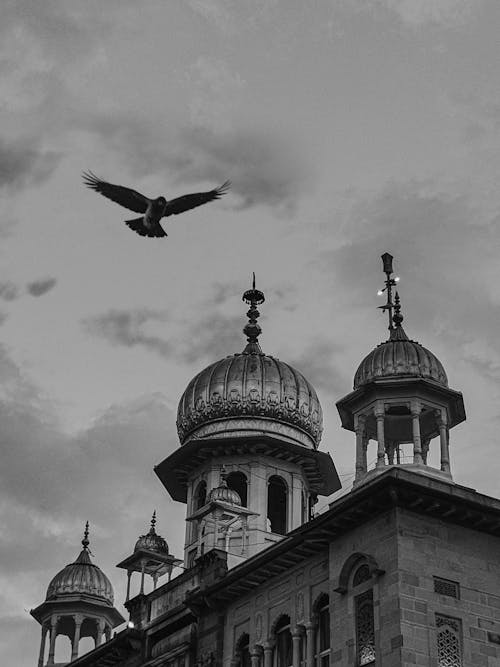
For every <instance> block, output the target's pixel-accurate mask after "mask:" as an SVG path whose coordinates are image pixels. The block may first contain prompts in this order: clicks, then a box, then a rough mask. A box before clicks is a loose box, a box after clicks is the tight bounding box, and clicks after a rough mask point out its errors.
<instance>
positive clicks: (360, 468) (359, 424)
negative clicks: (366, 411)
mask: <svg viewBox="0 0 500 667" xmlns="http://www.w3.org/2000/svg"><path fill="white" fill-rule="evenodd" d="M365 422H366V416H365V415H358V416H357V418H356V427H355V429H354V430H355V432H356V477H355V479H356V480H358V479H359V478H360V477H362V476H363V474H364V473H365V472H366V460H365V456H366V450H365V449H364V441H365V425H366V424H365Z"/></svg>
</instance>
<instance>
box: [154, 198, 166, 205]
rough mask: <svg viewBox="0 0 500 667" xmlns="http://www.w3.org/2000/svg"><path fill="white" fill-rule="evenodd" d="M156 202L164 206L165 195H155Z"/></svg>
mask: <svg viewBox="0 0 500 667" xmlns="http://www.w3.org/2000/svg"><path fill="white" fill-rule="evenodd" d="M156 203H157V204H158V206H165V205H166V203H167V200H166V199H165V197H157V198H156Z"/></svg>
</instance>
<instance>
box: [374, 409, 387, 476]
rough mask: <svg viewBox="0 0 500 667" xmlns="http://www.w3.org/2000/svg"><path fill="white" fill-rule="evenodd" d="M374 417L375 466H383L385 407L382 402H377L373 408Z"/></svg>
mask: <svg viewBox="0 0 500 667" xmlns="http://www.w3.org/2000/svg"><path fill="white" fill-rule="evenodd" d="M374 414H375V418H376V420H377V441H378V447H377V468H383V467H384V466H385V436H384V419H385V409H384V404H383V403H381V402H380V403H379V404H378V405H377V407H376V408H375V410H374Z"/></svg>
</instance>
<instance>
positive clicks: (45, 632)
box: [38, 625, 49, 667]
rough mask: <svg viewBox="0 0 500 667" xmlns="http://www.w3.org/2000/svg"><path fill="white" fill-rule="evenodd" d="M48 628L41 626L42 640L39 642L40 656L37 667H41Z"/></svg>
mask: <svg viewBox="0 0 500 667" xmlns="http://www.w3.org/2000/svg"><path fill="white" fill-rule="evenodd" d="M48 630H49V628H48V627H47V626H46V625H42V639H41V642H40V655H39V657H38V667H43V658H44V655H45V641H46V639H47V632H48Z"/></svg>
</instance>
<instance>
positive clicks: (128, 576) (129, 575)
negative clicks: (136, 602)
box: [125, 570, 132, 602]
mask: <svg viewBox="0 0 500 667" xmlns="http://www.w3.org/2000/svg"><path fill="white" fill-rule="evenodd" d="M131 576H132V571H131V570H127V595H126V597H125V602H128V601H129V600H130V578H131Z"/></svg>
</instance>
